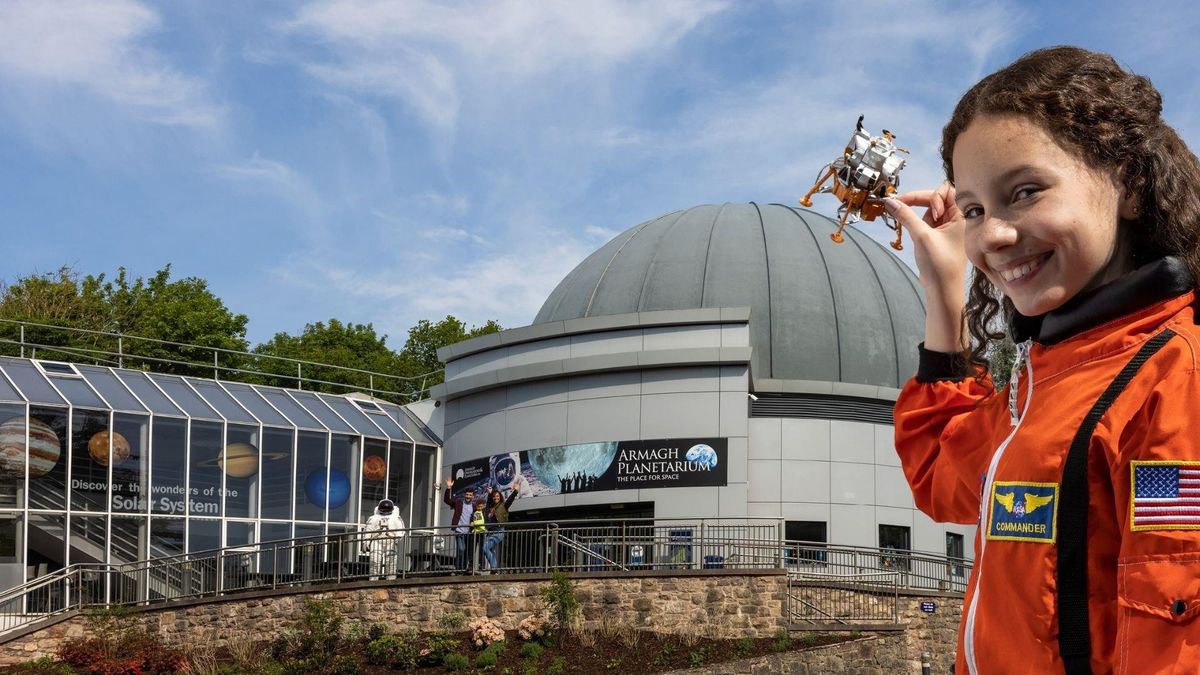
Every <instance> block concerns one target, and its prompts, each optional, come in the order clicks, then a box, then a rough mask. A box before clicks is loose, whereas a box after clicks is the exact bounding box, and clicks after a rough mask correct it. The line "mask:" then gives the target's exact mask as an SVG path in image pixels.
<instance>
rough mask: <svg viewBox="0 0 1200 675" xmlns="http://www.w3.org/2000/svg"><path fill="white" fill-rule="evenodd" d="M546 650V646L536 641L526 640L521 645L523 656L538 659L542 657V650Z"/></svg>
mask: <svg viewBox="0 0 1200 675" xmlns="http://www.w3.org/2000/svg"><path fill="white" fill-rule="evenodd" d="M544 651H546V650H545V648H544V647H542V646H541V645H539V644H538V643H536V642H526V643H525V644H523V645H521V658H525V659H530V660H533V661H536V660H538V659H540V658H541V657H542V652H544Z"/></svg>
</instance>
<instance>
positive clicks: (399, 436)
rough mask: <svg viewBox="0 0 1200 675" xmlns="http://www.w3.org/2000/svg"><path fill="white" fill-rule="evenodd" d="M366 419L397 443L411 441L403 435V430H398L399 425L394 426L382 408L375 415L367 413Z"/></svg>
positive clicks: (392, 420) (393, 422)
mask: <svg viewBox="0 0 1200 675" xmlns="http://www.w3.org/2000/svg"><path fill="white" fill-rule="evenodd" d="M355 403H356V404H357V403H358V402H357V401H355ZM377 407H378V406H377ZM367 417H368V418H369V419H370V420H371V421H372V422H374V423H375V424H378V425H379V428H380V429H383V431H384V432H385V433H386V434H387V435H388V437H389V438H394V439H396V440H398V441H411V440H413V439H411V438H409V437H408V434H405V433H404V430H403V429H401V428H400V425H399V424H396V420H394V419H392V418H390V417H388V415H387V413H385V412H383V409H382V408H380V410H379V412H376V413H373V412H369V411H368V412H367Z"/></svg>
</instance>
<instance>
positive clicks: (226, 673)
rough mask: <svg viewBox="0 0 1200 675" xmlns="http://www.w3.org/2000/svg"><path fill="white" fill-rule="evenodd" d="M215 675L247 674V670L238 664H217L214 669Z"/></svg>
mask: <svg viewBox="0 0 1200 675" xmlns="http://www.w3.org/2000/svg"><path fill="white" fill-rule="evenodd" d="M213 675H246V671H245V670H243V669H242V667H241V666H239V665H237V664H231V663H226V664H222V665H219V666H217V669H216V670H215V671H213Z"/></svg>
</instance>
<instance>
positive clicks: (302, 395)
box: [288, 391, 354, 433]
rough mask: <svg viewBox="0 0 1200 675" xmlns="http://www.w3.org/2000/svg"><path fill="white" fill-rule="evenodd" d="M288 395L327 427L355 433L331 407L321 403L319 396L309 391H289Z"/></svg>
mask: <svg viewBox="0 0 1200 675" xmlns="http://www.w3.org/2000/svg"><path fill="white" fill-rule="evenodd" d="M288 394H289V395H290V396H291V397H292V398H294V399H296V400H297V401H299V402H300V405H302V406H304V409H305V410H307V411H309V412H310V413H312V414H314V415H316V416H317V419H319V420H321V422H323V423H324V424H325V426H327V427H329V428H330V429H333V430H334V431H344V432H351V433H353V432H354V429H352V428H351V427H350V425H349V424H346V423H345V422H344V421H343V420H342V418H340V417H338V416H337V415H336V414H335V413H334V412H333V411H332V410H330V409H329V406H327V405H325V404H324V403H321V399H319V398H317V395H316V394H314V393H312V392H308V391H289V392H288Z"/></svg>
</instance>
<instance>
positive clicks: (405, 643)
mask: <svg viewBox="0 0 1200 675" xmlns="http://www.w3.org/2000/svg"><path fill="white" fill-rule="evenodd" d="M419 651H420V647H419V646H418V645H417V643H416V642H415V641H413V640H408V639H405V638H403V637H400V636H398V635H384V636H383V637H380V638H378V639H376V640H372V641H371V642H369V643H367V663H370V664H372V665H376V666H397V667H400V668H412V667H414V666H416V665H417V656H418V653H419Z"/></svg>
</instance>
